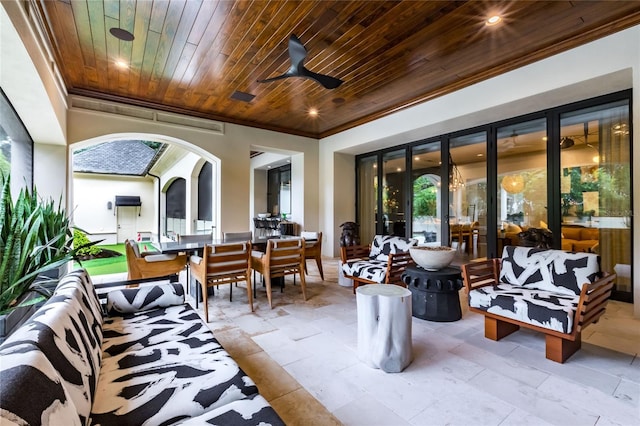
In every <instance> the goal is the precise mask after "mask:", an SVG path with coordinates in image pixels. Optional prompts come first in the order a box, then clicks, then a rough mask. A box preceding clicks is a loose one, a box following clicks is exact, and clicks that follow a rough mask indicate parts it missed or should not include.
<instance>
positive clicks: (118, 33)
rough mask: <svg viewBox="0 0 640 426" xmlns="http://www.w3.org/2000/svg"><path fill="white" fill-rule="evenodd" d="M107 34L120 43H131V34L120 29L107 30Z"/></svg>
mask: <svg viewBox="0 0 640 426" xmlns="http://www.w3.org/2000/svg"><path fill="white" fill-rule="evenodd" d="M109 32H110V33H111V35H112V36H114V37H115V38H117V39H119V40H122V41H133V34H131V33H130V32H129V31H127V30H123V29H122V28H116V27H114V28H109Z"/></svg>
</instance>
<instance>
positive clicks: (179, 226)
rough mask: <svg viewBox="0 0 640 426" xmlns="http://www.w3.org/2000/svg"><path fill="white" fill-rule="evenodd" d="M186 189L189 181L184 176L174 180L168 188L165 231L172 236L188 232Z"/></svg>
mask: <svg viewBox="0 0 640 426" xmlns="http://www.w3.org/2000/svg"><path fill="white" fill-rule="evenodd" d="M186 189H187V182H186V181H185V180H184V179H182V178H178V179H176V180H174V181H173V182H171V184H170V185H169V187H168V188H167V193H166V200H167V204H166V212H165V214H166V218H165V233H166V235H167V236H168V237H170V238H171V237H174V236H175V235H176V234H186V233H187V223H186V217H187V214H186V199H187V198H186Z"/></svg>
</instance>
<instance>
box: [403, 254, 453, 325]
mask: <svg viewBox="0 0 640 426" xmlns="http://www.w3.org/2000/svg"><path fill="white" fill-rule="evenodd" d="M402 281H403V282H404V283H405V284H406V285H407V288H408V289H409V290H410V291H411V303H412V314H413V316H414V317H416V318H421V319H425V320H429V321H439V322H450V321H457V320H459V319H460V318H462V309H461V308H460V296H459V295H458V291H459V290H460V289H461V288H462V274H461V271H460V268H456V267H447V268H443V269H440V270H437V271H427V270H426V269H423V268H421V267H419V266H410V267H408V268H407V269H406V270H405V271H404V273H403V274H402Z"/></svg>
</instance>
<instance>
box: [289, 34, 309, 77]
mask: <svg viewBox="0 0 640 426" xmlns="http://www.w3.org/2000/svg"><path fill="white" fill-rule="evenodd" d="M306 58H307V49H306V48H305V47H304V45H303V44H302V42H301V41H300V39H299V38H298V37H296V35H295V34H291V37H289V59H290V60H291V67H292V68H294V67H295V68H296V69H299V68H300V67H302V65H303V64H304V60H305V59H306Z"/></svg>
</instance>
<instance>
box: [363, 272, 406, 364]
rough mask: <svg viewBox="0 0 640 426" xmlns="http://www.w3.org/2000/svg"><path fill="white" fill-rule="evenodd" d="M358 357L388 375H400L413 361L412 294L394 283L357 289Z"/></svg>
mask: <svg viewBox="0 0 640 426" xmlns="http://www.w3.org/2000/svg"><path fill="white" fill-rule="evenodd" d="M356 303H357V307H358V358H360V360H361V361H362V362H364V363H365V364H367V365H369V366H370V367H373V368H380V369H381V370H383V371H384V372H386V373H399V372H400V371H402V370H404V369H405V368H406V367H407V366H408V365H409V364H410V363H411V359H412V353H411V352H412V345H411V292H410V291H409V290H407V289H406V288H402V287H400V286H397V285H393V284H367V285H364V286H361V287H358V289H357V290H356Z"/></svg>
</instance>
